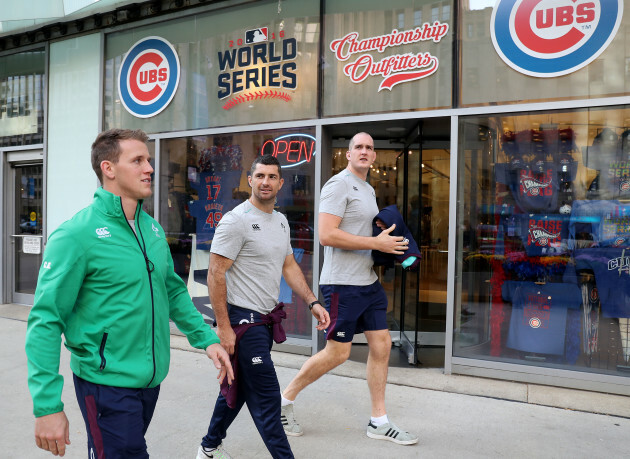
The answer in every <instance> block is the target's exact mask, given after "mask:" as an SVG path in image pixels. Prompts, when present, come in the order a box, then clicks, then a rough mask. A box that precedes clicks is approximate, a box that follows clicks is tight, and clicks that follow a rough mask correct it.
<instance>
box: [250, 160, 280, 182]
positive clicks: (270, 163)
mask: <svg viewBox="0 0 630 459" xmlns="http://www.w3.org/2000/svg"><path fill="white" fill-rule="evenodd" d="M258 164H262V165H263V166H277V167H278V177H279V178H282V167H280V161H278V158H276V157H275V156H273V155H260V156H258V157H256V159H255V160H254V162H253V163H252V168H251V169H250V170H249V175H254V171H255V170H256V166H257V165H258Z"/></svg>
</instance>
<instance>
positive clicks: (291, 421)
mask: <svg viewBox="0 0 630 459" xmlns="http://www.w3.org/2000/svg"><path fill="white" fill-rule="evenodd" d="M280 414H281V416H280V420H281V421H282V427H283V428H284V433H286V434H287V435H289V436H291V437H301V436H302V435H304V431H303V430H302V427H300V425H299V424H298V423H297V422H296V421H295V415H294V414H293V403H290V404H289V405H285V406H283V407H282V408H281V409H280Z"/></svg>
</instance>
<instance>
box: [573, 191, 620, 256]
mask: <svg viewBox="0 0 630 459" xmlns="http://www.w3.org/2000/svg"><path fill="white" fill-rule="evenodd" d="M580 233H581V234H582V236H580ZM584 235H587V236H588V237H590V240H591V241H593V242H592V245H595V246H598V247H630V204H622V203H620V202H619V201H607V200H593V201H574V202H573V207H572V209H571V219H570V221H569V248H570V249H574V248H577V247H579V244H578V243H577V240H578V239H579V236H580V237H584Z"/></svg>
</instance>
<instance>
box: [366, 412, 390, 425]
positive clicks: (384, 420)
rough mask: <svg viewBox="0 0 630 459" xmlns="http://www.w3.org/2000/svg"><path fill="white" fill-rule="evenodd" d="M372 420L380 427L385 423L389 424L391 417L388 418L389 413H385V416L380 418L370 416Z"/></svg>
mask: <svg viewBox="0 0 630 459" xmlns="http://www.w3.org/2000/svg"><path fill="white" fill-rule="evenodd" d="M370 421H371V422H372V424H374V425H375V426H376V427H378V426H382V425H383V424H387V423H388V422H389V419H388V418H387V415H386V414H384V415H383V416H379V417H378V418H375V417H374V416H372V417H371V418H370Z"/></svg>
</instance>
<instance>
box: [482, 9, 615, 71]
mask: <svg viewBox="0 0 630 459" xmlns="http://www.w3.org/2000/svg"><path fill="white" fill-rule="evenodd" d="M622 15H623V0H498V1H497V3H496V6H495V7H494V10H493V12H492V22H491V26H490V28H491V33H492V43H493V44H494V48H495V49H496V51H497V53H498V54H499V56H501V59H503V61H504V62H505V63H506V64H507V65H509V66H510V67H512V68H513V69H514V70H516V71H518V72H521V73H524V74H526V75H531V76H535V77H556V76H560V75H566V74H568V73H571V72H575V71H576V70H578V69H581V68H582V67H584V66H586V65H588V64H589V63H590V62H591V61H593V60H594V59H595V58H597V56H599V55H600V54H601V53H602V52H603V51H604V50H605V49H606V47H607V46H608V45H609V44H610V42H611V41H612V40H613V38H614V37H615V35H616V33H617V30H618V29H619V24H620V23H621V17H622Z"/></svg>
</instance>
